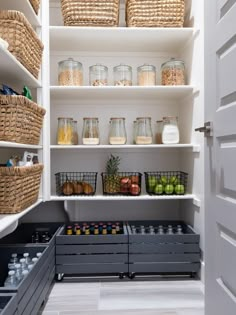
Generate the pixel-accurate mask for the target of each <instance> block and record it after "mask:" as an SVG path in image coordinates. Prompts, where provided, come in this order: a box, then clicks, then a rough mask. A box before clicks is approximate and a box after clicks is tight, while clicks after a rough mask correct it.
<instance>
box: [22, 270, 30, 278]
mask: <svg viewBox="0 0 236 315" xmlns="http://www.w3.org/2000/svg"><path fill="white" fill-rule="evenodd" d="M28 273H29V270H23V271H22V279H24V278H25V277H26V276H27V275H28Z"/></svg>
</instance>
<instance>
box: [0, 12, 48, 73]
mask: <svg viewBox="0 0 236 315" xmlns="http://www.w3.org/2000/svg"><path fill="white" fill-rule="evenodd" d="M0 37H1V38H2V39H4V40H6V41H7V42H8V43H9V48H8V50H9V51H10V52H11V53H12V54H13V55H14V56H15V57H16V59H17V60H18V61H19V62H20V63H22V65H23V66H24V67H25V68H26V69H27V70H29V71H30V72H31V73H32V74H33V76H34V77H35V78H38V75H39V70H40V65H41V61H42V54H43V44H42V42H41V41H40V40H39V38H38V36H37V34H36V33H35V31H34V30H33V28H32V26H31V25H30V23H29V22H28V21H27V19H26V18H25V16H24V14H23V13H21V12H18V11H7V10H1V11H0Z"/></svg>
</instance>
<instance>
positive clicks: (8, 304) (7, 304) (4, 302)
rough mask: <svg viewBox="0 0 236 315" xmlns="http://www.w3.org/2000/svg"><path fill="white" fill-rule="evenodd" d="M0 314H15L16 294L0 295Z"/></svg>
mask: <svg viewBox="0 0 236 315" xmlns="http://www.w3.org/2000/svg"><path fill="white" fill-rule="evenodd" d="M0 314H1V315H15V314H17V298H16V294H9V293H1V294H0Z"/></svg>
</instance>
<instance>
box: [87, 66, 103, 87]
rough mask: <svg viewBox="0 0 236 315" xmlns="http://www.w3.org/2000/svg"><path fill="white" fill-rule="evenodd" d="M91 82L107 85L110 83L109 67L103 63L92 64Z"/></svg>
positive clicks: (90, 68) (92, 83)
mask: <svg viewBox="0 0 236 315" xmlns="http://www.w3.org/2000/svg"><path fill="white" fill-rule="evenodd" d="M89 82H90V85H91V86H106V85H107V84H108V68H107V67H106V66H104V65H101V64H96V65H93V66H90V67H89Z"/></svg>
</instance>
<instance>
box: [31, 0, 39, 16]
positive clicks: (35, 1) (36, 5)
mask: <svg viewBox="0 0 236 315" xmlns="http://www.w3.org/2000/svg"><path fill="white" fill-rule="evenodd" d="M30 3H31V5H32V7H33V9H34V11H35V13H36V14H38V13H39V7H40V0H30Z"/></svg>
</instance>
